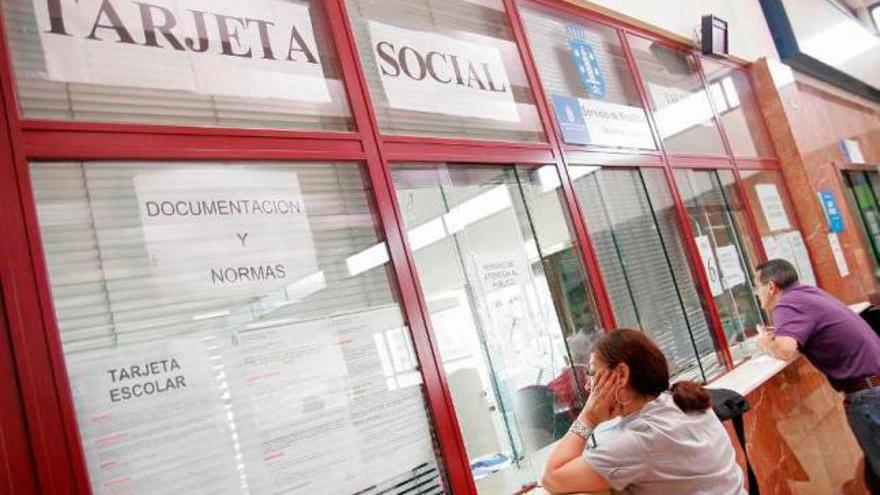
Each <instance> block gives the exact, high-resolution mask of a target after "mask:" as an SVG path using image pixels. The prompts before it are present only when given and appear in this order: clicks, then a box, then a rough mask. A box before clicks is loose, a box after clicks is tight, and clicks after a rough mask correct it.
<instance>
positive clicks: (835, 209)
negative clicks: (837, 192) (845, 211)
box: [819, 190, 843, 233]
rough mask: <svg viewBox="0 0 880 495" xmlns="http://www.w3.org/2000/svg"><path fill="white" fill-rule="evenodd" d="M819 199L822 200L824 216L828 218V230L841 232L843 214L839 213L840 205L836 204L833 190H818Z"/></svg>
mask: <svg viewBox="0 0 880 495" xmlns="http://www.w3.org/2000/svg"><path fill="white" fill-rule="evenodd" d="M819 200H820V201H821V202H822V209H823V210H825V217H826V218H827V219H828V230H830V231H831V232H837V233H840V232H843V215H841V213H840V207H839V206H837V199H836V198H835V197H834V192H832V191H829V190H822V191H819Z"/></svg>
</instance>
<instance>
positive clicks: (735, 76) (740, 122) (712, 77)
mask: <svg viewBox="0 0 880 495" xmlns="http://www.w3.org/2000/svg"><path fill="white" fill-rule="evenodd" d="M701 62H702V65H703V71H704V72H705V73H706V79H707V80H708V81H709V95H710V96H711V98H712V101H713V102H714V103H715V109H716V110H717V111H718V115H719V116H720V117H721V126H722V127H723V128H724V132H725V133H726V134H727V139H728V141H729V142H730V147H731V148H732V151H733V154H734V156H741V157H762V156H766V157H770V156H774V153H773V145H772V144H771V142H770V136H768V135H767V131H766V129H765V127H764V122H763V117H762V116H761V109H760V108H759V107H758V103H757V101H756V100H755V96H754V90H752V83H751V81H750V80H749V74H748V72H746V71H744V70H742V69H735V68H733V67H730V66H729V65H724V64H722V63H721V62H716V61H714V60H712V59H709V58H703V59H701Z"/></svg>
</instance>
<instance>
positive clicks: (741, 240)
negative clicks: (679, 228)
mask: <svg viewBox="0 0 880 495" xmlns="http://www.w3.org/2000/svg"><path fill="white" fill-rule="evenodd" d="M675 180H676V185H677V186H678V191H679V194H680V195H681V199H682V201H684V204H685V207H686V208H687V211H688V217H689V218H690V221H691V230H692V231H693V234H694V236H695V237H694V241H695V242H696V244H697V248H698V249H699V251H700V257H701V258H702V261H703V269H704V272H705V273H706V276H707V278H708V280H709V288H710V290H711V292H712V297H713V298H714V299H715V305H716V307H717V308H718V313H719V316H720V317H721V324H722V325H723V327H724V333H725V335H726V336H727V343H728V345H729V346H730V350H731V355H732V356H733V359H734V362H736V361H739V360H742V359H743V358H745V357H747V356H748V354H749V352H750V350H749V349H748V348H747V347H746V346H745V345H744V342H745V339H746V337H751V336H754V335H756V334H757V329H756V325H757V324H759V323H763V319H762V314H761V308H760V305H759V304H758V301H757V300H756V299H755V295H754V294H755V292H754V284H753V282H752V273H751V272H752V269H753V267H754V266H755V262H756V261H757V260H758V258H756V257H755V255H754V249H753V248H751V249H750V246H749V244H751V239H750V238H749V237H748V236H747V232H748V230H747V225H746V224H744V223H742V220H743V219H744V212H743V208H742V207H741V205H740V203H739V201H738V197H737V195H736V191H735V190H734V185H735V179H734V176H733V173H732V172H730V171H729V170H688V169H679V170H676V171H675Z"/></svg>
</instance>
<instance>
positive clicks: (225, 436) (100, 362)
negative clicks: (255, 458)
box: [66, 337, 263, 495]
mask: <svg viewBox="0 0 880 495" xmlns="http://www.w3.org/2000/svg"><path fill="white" fill-rule="evenodd" d="M210 341H211V339H210V337H204V338H202V339H196V338H189V337H188V338H175V339H170V340H167V341H165V342H159V343H149V344H138V345H132V346H126V347H120V348H118V349H113V350H101V351H92V352H80V353H72V354H68V355H67V356H66V358H67V368H68V372H69V374H70V384H71V389H72V391H73V397H74V401H75V404H76V412H77V421H78V423H79V430H80V436H81V439H82V444H83V451H84V452H85V456H86V462H87V465H88V469H89V477H90V479H91V481H92V491H93V492H94V493H95V494H115V493H150V491H151V489H153V488H155V487H157V486H161V487H162V488H163V490H164V491H165V492H168V493H193V492H195V491H198V492H201V493H217V494H229V495H234V494H239V493H241V489H242V483H245V484H246V485H248V486H251V487H252V488H254V489H261V488H262V487H263V485H260V476H259V475H255V473H253V472H249V471H247V470H245V468H244V466H243V464H242V463H240V462H239V461H237V460H236V459H237V457H249V458H252V455H253V453H252V452H250V451H249V450H248V445H247V443H246V442H237V441H235V439H234V436H235V434H236V431H239V432H240V431H241V430H243V428H242V429H241V430H239V429H237V428H236V422H237V421H239V420H241V419H242V418H236V417H235V414H234V412H233V411H234V409H231V407H232V406H231V404H230V402H229V400H228V395H227V391H228V387H227V384H226V382H225V381H224V379H223V376H222V375H221V374H219V373H218V372H217V370H215V369H214V368H213V366H214V365H215V363H216V362H217V360H216V359H214V358H217V357H218V356H216V355H214V354H212V352H211V351H210V349H211V348H212V347H214V346H213V345H211V342H210Z"/></svg>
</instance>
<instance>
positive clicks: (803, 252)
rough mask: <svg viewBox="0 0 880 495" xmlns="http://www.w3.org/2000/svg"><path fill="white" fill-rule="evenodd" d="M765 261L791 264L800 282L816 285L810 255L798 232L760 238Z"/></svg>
mask: <svg viewBox="0 0 880 495" xmlns="http://www.w3.org/2000/svg"><path fill="white" fill-rule="evenodd" d="M761 241H762V242H763V244H764V251H765V252H766V253H767V259H774V258H779V259H784V260H786V261H788V262H789V263H791V264H792V265H793V266H794V268H795V270H796V271H797V272H798V279H799V280H800V282H802V283H805V284H809V285H816V276H815V275H814V274H813V265H812V264H811V263H810V255H809V253H808V252H807V247H806V245H804V239H803V237H801V233H800V232H798V231H796V230H795V231H792V232H783V233H781V234H775V235H766V236H764V237H762V238H761Z"/></svg>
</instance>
